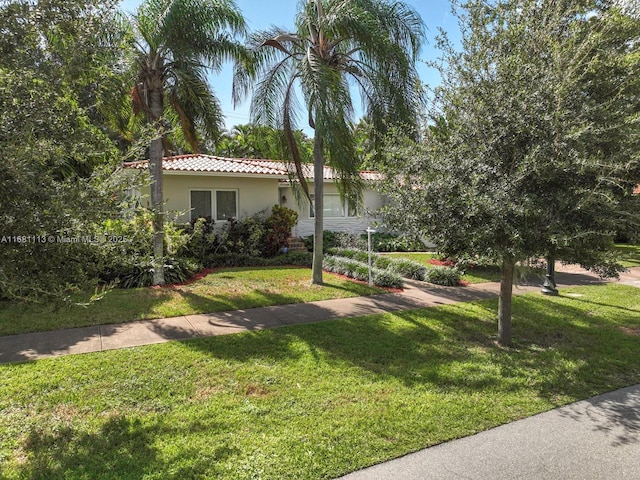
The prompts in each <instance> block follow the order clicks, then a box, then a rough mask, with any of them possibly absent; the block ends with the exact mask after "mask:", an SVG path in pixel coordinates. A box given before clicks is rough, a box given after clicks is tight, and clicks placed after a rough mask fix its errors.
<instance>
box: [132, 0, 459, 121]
mask: <svg viewBox="0 0 640 480" xmlns="http://www.w3.org/2000/svg"><path fill="white" fill-rule="evenodd" d="M405 2H406V3H407V4H409V5H411V6H412V7H413V8H415V9H416V11H417V12H418V13H419V14H420V15H421V16H422V19H423V20H424V22H425V24H426V25H427V28H428V31H427V39H428V44H427V45H425V47H424V48H423V50H422V52H421V55H420V58H421V60H423V61H428V60H434V59H436V58H437V56H438V53H437V51H435V48H434V47H435V41H434V38H435V36H436V35H437V33H438V28H442V29H444V30H445V31H447V32H448V33H449V35H450V37H451V39H452V40H454V41H456V40H457V39H458V37H459V34H458V27H457V21H456V19H455V17H454V16H453V15H452V14H451V6H450V2H449V0H405ZM140 3H141V0H123V1H122V3H121V4H120V6H121V8H122V10H124V11H125V12H129V13H131V12H134V11H135V9H136V7H137V6H138V5H139V4H140ZM236 4H237V5H238V7H239V8H240V10H241V11H242V13H243V14H244V16H245V18H246V20H247V23H248V25H249V28H250V29H251V30H262V29H264V28H267V27H269V26H271V25H276V26H278V27H282V28H284V29H290V28H292V27H293V19H294V17H295V13H296V10H297V6H298V0H276V1H269V0H236ZM418 70H419V73H420V77H421V79H422V81H423V82H424V83H426V84H429V85H431V86H435V85H437V84H438V83H439V75H438V72H437V71H435V70H434V69H431V68H429V67H428V66H427V65H426V64H424V63H423V62H420V63H419V64H418ZM231 79H232V75H231V68H230V65H227V66H226V67H225V68H224V69H223V71H222V72H220V74H218V75H212V76H211V77H210V82H211V86H212V87H213V89H214V91H215V93H216V96H217V97H218V98H219V99H220V103H221V105H222V110H223V112H224V114H225V118H226V125H227V128H230V127H232V126H233V125H237V124H242V123H249V120H250V119H249V99H247V100H245V102H244V103H243V104H241V105H239V106H237V107H235V108H234V106H233V102H232V101H231Z"/></svg>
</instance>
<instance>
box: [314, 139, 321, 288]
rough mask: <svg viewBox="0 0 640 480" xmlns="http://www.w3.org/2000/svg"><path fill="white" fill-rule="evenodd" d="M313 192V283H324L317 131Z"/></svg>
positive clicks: (319, 146)
mask: <svg viewBox="0 0 640 480" xmlns="http://www.w3.org/2000/svg"><path fill="white" fill-rule="evenodd" d="M313 193H314V196H315V198H314V201H313V204H314V205H313V208H314V221H315V223H314V235H313V263H312V264H311V283H312V284H314V285H322V284H323V283H324V282H323V279H322V258H323V253H324V238H323V237H324V235H323V233H324V232H323V230H324V199H323V197H324V159H323V156H322V139H321V138H320V135H318V133H317V132H316V134H315V136H314V139H313Z"/></svg>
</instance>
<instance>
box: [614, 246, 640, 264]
mask: <svg viewBox="0 0 640 480" xmlns="http://www.w3.org/2000/svg"><path fill="white" fill-rule="evenodd" d="M616 250H617V251H618V252H619V253H620V255H621V257H622V259H621V261H620V264H621V265H622V266H623V267H625V268H631V267H640V245H629V244H623V243H619V244H616Z"/></svg>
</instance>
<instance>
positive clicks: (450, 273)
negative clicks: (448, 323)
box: [329, 248, 460, 286]
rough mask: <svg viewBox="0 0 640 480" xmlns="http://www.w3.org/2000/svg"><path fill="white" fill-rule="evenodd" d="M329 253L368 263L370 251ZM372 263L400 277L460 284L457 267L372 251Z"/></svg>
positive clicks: (333, 250)
mask: <svg viewBox="0 0 640 480" xmlns="http://www.w3.org/2000/svg"><path fill="white" fill-rule="evenodd" d="M329 254H330V255H333V256H337V257H342V258H347V259H351V260H353V261H357V262H362V263H364V264H365V266H366V264H368V261H369V253H368V252H365V251H363V250H358V249H355V248H333V249H330V250H329ZM371 263H372V265H373V266H374V267H375V268H376V269H379V270H386V271H390V272H392V273H395V274H397V275H399V276H400V277H404V278H410V279H413V280H420V281H424V282H429V283H435V284H437V285H445V286H455V285H459V284H460V271H459V270H458V269H456V268H449V267H440V266H434V267H430V268H427V267H425V266H424V265H423V264H421V263H419V262H416V261H414V260H411V259H409V258H403V257H394V256H391V255H379V254H378V253H374V252H372V253H371Z"/></svg>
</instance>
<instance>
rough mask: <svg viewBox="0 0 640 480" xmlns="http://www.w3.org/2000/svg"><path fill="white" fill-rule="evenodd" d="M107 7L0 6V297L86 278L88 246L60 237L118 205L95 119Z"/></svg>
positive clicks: (91, 269) (29, 294)
mask: <svg viewBox="0 0 640 480" xmlns="http://www.w3.org/2000/svg"><path fill="white" fill-rule="evenodd" d="M112 11H113V5H112V4H109V2H107V3H105V2H99V1H92V0H69V1H65V2H38V3H34V2H27V1H16V2H11V3H5V4H3V5H2V6H0V31H1V32H2V36H0V151H1V152H2V161H1V162H0V185H2V188H1V189H0V224H1V225H2V231H1V232H0V297H8V298H24V299H37V298H40V297H43V296H45V297H46V296H52V295H53V296H62V295H66V294H67V293H68V287H69V286H71V285H79V284H82V283H84V282H87V281H89V280H91V279H92V278H93V277H94V274H95V264H92V262H91V261H90V259H91V258H93V256H92V253H91V246H90V245H89V244H88V243H86V242H79V243H73V244H71V243H65V242H63V239H64V238H79V237H81V236H86V237H91V236H93V234H94V233H95V231H94V229H93V227H94V225H95V224H96V223H99V222H101V221H103V220H104V219H106V218H109V217H110V216H113V215H115V214H116V212H120V211H121V206H122V205H121V202H122V198H123V197H122V196H121V195H120V194H121V193H122V192H123V190H124V188H125V187H126V183H124V181H123V179H121V178H119V176H118V173H117V165H118V162H119V156H118V152H117V150H116V149H115V148H114V147H113V144H112V143H111V142H110V141H109V138H108V137H107V135H106V134H105V132H104V131H103V130H102V129H101V128H99V126H98V125H96V124H95V123H94V120H95V118H96V115H97V112H96V109H95V103H96V95H97V90H96V84H97V83H98V82H99V81H100V80H101V79H103V78H105V77H107V76H109V75H110V74H111V73H110V69H109V68H105V66H108V65H110V64H111V61H112V58H111V57H110V56H109V54H108V53H107V52H105V50H104V48H102V47H103V46H102V44H101V43H100V41H99V39H100V38H102V33H104V32H108V31H109V29H110V28H111V26H110V24H109V23H108V22H106V20H105V19H106V18H108V17H109V15H110V13H111V12H112ZM114 172H115V173H114Z"/></svg>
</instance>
